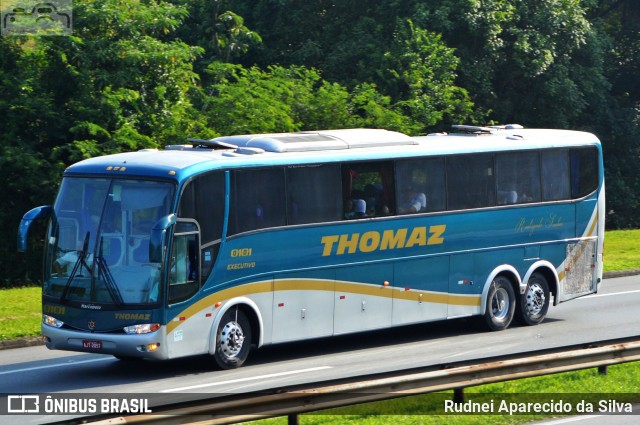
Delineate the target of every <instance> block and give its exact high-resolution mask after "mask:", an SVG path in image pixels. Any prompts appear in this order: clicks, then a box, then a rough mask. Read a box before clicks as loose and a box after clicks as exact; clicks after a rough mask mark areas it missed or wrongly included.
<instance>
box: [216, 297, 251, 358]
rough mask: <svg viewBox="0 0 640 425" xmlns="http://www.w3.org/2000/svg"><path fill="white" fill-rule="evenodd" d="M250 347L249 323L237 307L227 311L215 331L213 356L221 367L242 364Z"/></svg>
mask: <svg viewBox="0 0 640 425" xmlns="http://www.w3.org/2000/svg"><path fill="white" fill-rule="evenodd" d="M250 348H251V324H250V323H249V319H247V316H246V314H244V312H243V311H242V310H240V309H239V308H232V309H231V310H229V311H227V312H226V313H225V314H224V316H222V320H221V321H220V324H219V325H218V329H217V332H216V350H215V353H214V354H213V357H214V358H215V360H216V363H217V364H218V366H220V367H221V368H222V369H234V368H237V367H240V366H242V364H243V363H244V361H245V360H247V357H248V356H249V349H250Z"/></svg>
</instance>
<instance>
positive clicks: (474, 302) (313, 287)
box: [167, 279, 480, 333]
mask: <svg viewBox="0 0 640 425" xmlns="http://www.w3.org/2000/svg"><path fill="white" fill-rule="evenodd" d="M271 291H273V292H274V293H276V292H279V291H330V292H335V293H345V294H356V295H368V296H373V297H384V298H396V299H399V300H408V301H422V302H429V303H438V304H451V305H462V306H479V305H480V296H479V295H456V294H447V293H443V292H420V291H405V290H403V289H400V288H393V287H389V286H384V285H380V286H376V285H371V284H359V283H351V282H339V281H333V280H320V279H283V280H276V281H271V280H268V281H263V282H256V283H249V284H246V285H240V286H236V287H233V288H228V289H223V290H222V291H219V292H216V293H214V294H211V295H209V296H207V297H205V298H203V299H201V300H200V301H198V302H196V303H194V304H193V305H191V306H189V307H188V308H186V309H185V310H183V311H182V312H181V313H180V314H178V315H177V316H176V318H174V319H173V320H172V321H171V322H169V323H167V333H171V332H173V330H174V329H175V328H177V327H178V326H179V325H180V324H181V323H183V322H184V321H186V320H188V319H189V318H191V317H192V316H194V315H196V314H198V313H200V312H202V311H203V310H207V309H210V308H212V307H213V306H214V305H215V303H217V302H222V301H226V300H229V299H232V298H237V297H242V296H248V295H253V294H258V293H264V292H271ZM420 295H422V298H421V297H420ZM180 318H184V319H182V320H180ZM176 319H177V320H176Z"/></svg>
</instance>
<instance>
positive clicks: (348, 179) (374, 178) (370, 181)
mask: <svg viewBox="0 0 640 425" xmlns="http://www.w3.org/2000/svg"><path fill="white" fill-rule="evenodd" d="M342 195H343V196H344V218H346V219H356V218H363V217H383V216H388V215H390V214H393V213H394V210H395V208H394V207H395V206H394V200H395V196H394V183H393V163H391V162H373V163H356V164H345V165H343V166H342Z"/></svg>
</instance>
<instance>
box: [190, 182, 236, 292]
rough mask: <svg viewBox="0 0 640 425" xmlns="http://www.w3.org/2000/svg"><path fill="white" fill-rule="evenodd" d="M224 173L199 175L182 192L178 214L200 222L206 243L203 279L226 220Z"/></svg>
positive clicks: (209, 270)
mask: <svg viewBox="0 0 640 425" xmlns="http://www.w3.org/2000/svg"><path fill="white" fill-rule="evenodd" d="M224 189H225V188H224V173H223V172H215V173H210V174H205V175H202V176H198V177H196V178H195V179H193V180H192V181H191V182H190V183H188V185H187V187H186V188H185V190H184V191H183V192H182V198H181V199H180V207H179V209H178V215H179V216H180V217H181V218H191V219H194V220H196V221H197V222H198V225H199V226H200V231H201V232H202V233H201V235H200V237H201V238H202V241H201V243H202V246H201V247H200V250H201V253H200V256H201V258H202V273H201V274H202V279H203V280H206V279H207V277H208V276H209V274H210V273H211V270H212V269H213V264H214V262H215V259H216V256H217V254H218V249H219V247H220V240H221V238H222V225H223V223H224Z"/></svg>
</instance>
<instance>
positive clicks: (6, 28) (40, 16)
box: [0, 0, 73, 36]
mask: <svg viewBox="0 0 640 425" xmlns="http://www.w3.org/2000/svg"><path fill="white" fill-rule="evenodd" d="M0 1H1V2H2V8H1V10H2V16H1V21H0V26H1V29H2V35H3V36H9V35H28V34H30V35H71V33H72V31H73V29H72V3H71V0H55V1H54V0H51V1H47V2H42V1H40V2H36V1H32V2H29V0H22V1H20V0H18V1H16V0H0Z"/></svg>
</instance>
